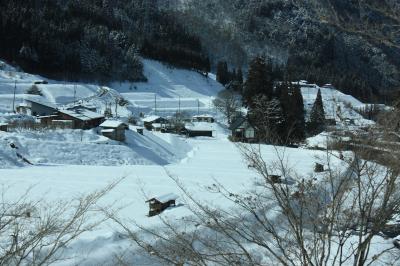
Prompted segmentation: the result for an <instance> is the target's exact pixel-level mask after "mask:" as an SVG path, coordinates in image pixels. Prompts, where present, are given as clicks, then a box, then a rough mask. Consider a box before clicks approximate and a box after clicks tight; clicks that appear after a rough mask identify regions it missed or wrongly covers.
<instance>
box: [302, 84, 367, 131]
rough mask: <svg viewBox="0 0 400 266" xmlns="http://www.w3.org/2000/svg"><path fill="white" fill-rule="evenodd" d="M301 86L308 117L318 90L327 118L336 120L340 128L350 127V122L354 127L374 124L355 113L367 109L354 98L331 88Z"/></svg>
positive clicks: (311, 85) (312, 85)
mask: <svg viewBox="0 0 400 266" xmlns="http://www.w3.org/2000/svg"><path fill="white" fill-rule="evenodd" d="M299 85H300V88H301V93H302V95H303V101H304V108H305V110H306V116H309V114H310V111H311V108H312V106H313V104H314V101H315V99H316V98H317V93H318V90H321V96H322V101H323V104H324V110H325V115H326V118H329V119H334V120H335V121H336V123H337V125H339V126H346V125H347V126H349V125H348V121H349V120H351V121H352V124H353V125H354V126H367V125H372V124H374V123H373V122H372V121H370V120H367V119H364V118H363V117H362V116H361V115H360V114H358V113H357V112H356V111H354V109H359V108H362V107H365V104H364V103H362V102H360V101H359V100H357V99H356V98H354V97H353V96H351V95H347V94H344V93H342V92H340V91H338V90H336V89H334V88H331V87H319V86H318V85H315V84H306V83H304V82H299Z"/></svg>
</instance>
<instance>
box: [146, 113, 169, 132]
mask: <svg viewBox="0 0 400 266" xmlns="http://www.w3.org/2000/svg"><path fill="white" fill-rule="evenodd" d="M142 121H143V126H144V127H145V128H146V129H147V130H154V131H160V130H161V129H162V128H163V127H165V126H166V125H167V124H169V121H168V120H167V119H165V118H163V117H160V116H157V115H152V116H148V117H145V118H143V119H142Z"/></svg>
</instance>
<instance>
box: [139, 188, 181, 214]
mask: <svg viewBox="0 0 400 266" xmlns="http://www.w3.org/2000/svg"><path fill="white" fill-rule="evenodd" d="M177 198H178V196H177V195H175V194H173V193H170V194H165V195H162V196H160V197H154V198H151V199H149V200H147V201H146V203H149V208H150V210H149V217H151V216H155V215H158V214H160V213H161V212H163V211H164V210H165V209H167V208H169V207H172V206H176V199H177Z"/></svg>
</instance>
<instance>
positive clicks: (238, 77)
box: [236, 67, 243, 84]
mask: <svg viewBox="0 0 400 266" xmlns="http://www.w3.org/2000/svg"><path fill="white" fill-rule="evenodd" d="M236 81H237V82H238V83H240V84H243V72H242V68H241V67H239V69H238V71H237V73H236Z"/></svg>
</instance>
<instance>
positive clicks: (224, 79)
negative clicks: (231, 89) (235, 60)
mask: <svg viewBox="0 0 400 266" xmlns="http://www.w3.org/2000/svg"><path fill="white" fill-rule="evenodd" d="M229 76H230V73H229V71H228V64H227V63H226V62H225V61H220V62H218V64H217V81H218V82H219V83H221V84H222V85H224V86H225V85H226V84H228V82H229V80H230V77H229Z"/></svg>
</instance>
